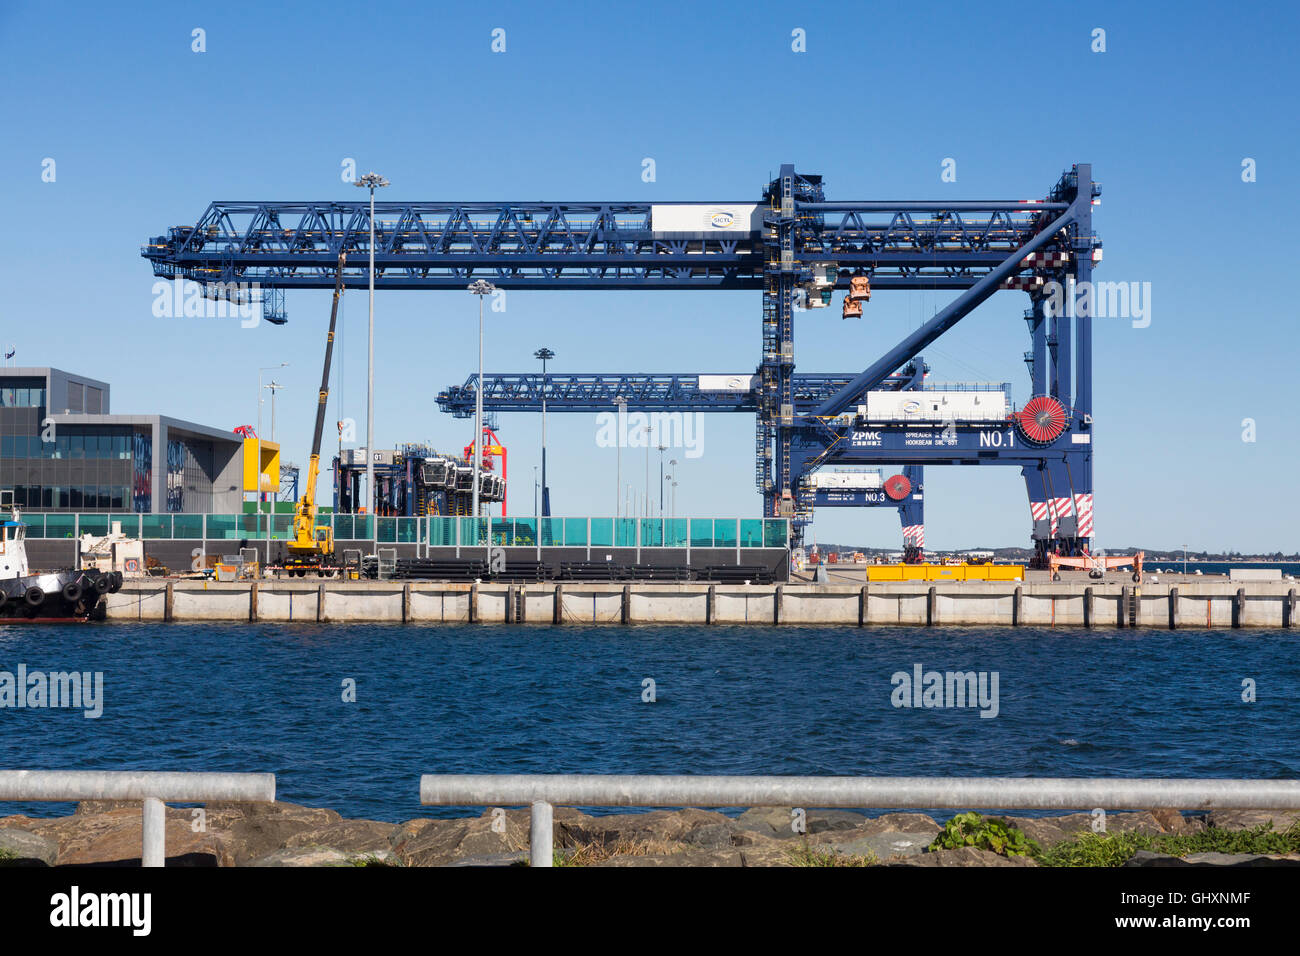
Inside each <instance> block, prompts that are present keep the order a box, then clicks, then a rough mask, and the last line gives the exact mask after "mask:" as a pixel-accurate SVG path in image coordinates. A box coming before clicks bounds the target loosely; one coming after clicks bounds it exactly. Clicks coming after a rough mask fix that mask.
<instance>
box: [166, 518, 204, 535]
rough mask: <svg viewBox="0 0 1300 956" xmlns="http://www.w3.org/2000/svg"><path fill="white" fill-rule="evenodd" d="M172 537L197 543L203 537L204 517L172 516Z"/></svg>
mask: <svg viewBox="0 0 1300 956" xmlns="http://www.w3.org/2000/svg"><path fill="white" fill-rule="evenodd" d="M172 537H173V538H188V539H190V540H193V541H197V540H199V539H201V538H202V537H203V515H172Z"/></svg>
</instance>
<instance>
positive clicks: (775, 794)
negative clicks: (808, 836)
mask: <svg viewBox="0 0 1300 956" xmlns="http://www.w3.org/2000/svg"><path fill="white" fill-rule="evenodd" d="M420 803H422V804H425V805H437V806H531V808H532V814H531V829H530V835H529V860H530V863H531V865H532V866H551V865H552V859H553V856H552V854H553V852H554V851H553V810H554V808H555V806H557V805H561V806H620V807H690V806H699V807H764V806H777V807H788V806H806V807H852V808H859V809H862V808H878V809H886V808H923V809H948V810H961V809H972V808H985V809H994V808H996V809H1007V810H1091V809H1094V808H1096V807H1105V808H1132V809H1143V810H1147V809H1151V810H1161V809H1166V810H1247V809H1270V810H1300V780H1198V779H1187V780H1169V779H1165V780H1161V779H1122V778H1098V777H1078V778H1072V777H1058V778H1050V777H1041V778H1032V777H761V776H643V775H637V774H610V775H604V774H426V775H424V776H422V777H421V778H420Z"/></svg>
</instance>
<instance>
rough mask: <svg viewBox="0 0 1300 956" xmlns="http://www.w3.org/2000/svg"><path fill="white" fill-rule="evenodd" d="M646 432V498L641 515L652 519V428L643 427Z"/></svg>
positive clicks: (643, 501) (642, 503) (642, 504)
mask: <svg viewBox="0 0 1300 956" xmlns="http://www.w3.org/2000/svg"><path fill="white" fill-rule="evenodd" d="M641 430H642V431H644V432H645V498H644V499H643V500H642V502H641V513H642V514H643V515H644V516H645V517H647V518H648V517H650V426H649V425H643V426H642V428H641Z"/></svg>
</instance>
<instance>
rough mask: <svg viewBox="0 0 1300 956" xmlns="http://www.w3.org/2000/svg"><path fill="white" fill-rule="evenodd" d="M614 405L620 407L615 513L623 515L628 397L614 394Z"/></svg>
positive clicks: (617, 424) (616, 446) (616, 440)
mask: <svg viewBox="0 0 1300 956" xmlns="http://www.w3.org/2000/svg"><path fill="white" fill-rule="evenodd" d="M614 405H615V406H617V408H618V421H617V422H616V423H615V426H616V427H615V431H616V432H617V434H616V435H615V436H614V447H615V448H616V449H617V450H618V452H617V455H616V458H617V463H616V465H615V471H614V515H615V516H616V517H619V518H621V517H623V511H622V508H623V422H624V421H626V420H627V399H626V398H624V397H623V396H622V395H616V396H614Z"/></svg>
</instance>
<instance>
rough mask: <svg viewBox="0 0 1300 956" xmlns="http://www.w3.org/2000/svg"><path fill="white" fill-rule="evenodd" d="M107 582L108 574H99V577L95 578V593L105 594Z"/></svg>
mask: <svg viewBox="0 0 1300 956" xmlns="http://www.w3.org/2000/svg"><path fill="white" fill-rule="evenodd" d="M108 584H109V582H108V575H107V574H101V575H100V576H99V577H97V578H95V593H96V594H107V593H108Z"/></svg>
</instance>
